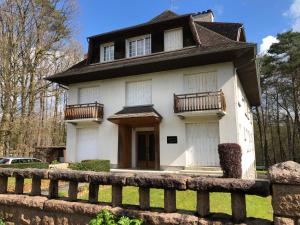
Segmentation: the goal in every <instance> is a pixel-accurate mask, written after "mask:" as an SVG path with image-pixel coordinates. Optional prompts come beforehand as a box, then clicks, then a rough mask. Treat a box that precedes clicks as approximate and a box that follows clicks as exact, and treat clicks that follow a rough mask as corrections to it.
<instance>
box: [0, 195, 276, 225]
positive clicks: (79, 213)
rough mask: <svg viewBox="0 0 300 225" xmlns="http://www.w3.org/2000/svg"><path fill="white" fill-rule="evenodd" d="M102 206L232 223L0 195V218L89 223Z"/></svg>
mask: <svg viewBox="0 0 300 225" xmlns="http://www.w3.org/2000/svg"><path fill="white" fill-rule="evenodd" d="M103 209H107V210H109V211H111V212H112V213H113V214H115V215H117V216H122V215H126V216H130V217H134V218H140V219H143V220H144V221H147V224H154V225H173V224H178V225H182V224H185V225H223V224H224V225H233V224H234V223H233V222H231V217H230V216H228V215H223V214H212V215H211V216H210V217H208V218H199V217H198V216H196V215H193V214H186V213H181V212H180V211H178V212H177V213H165V212H163V211H159V210H157V211H141V210H139V209H138V208H135V207H131V208H120V207H114V208H113V207H111V206H109V205H99V204H97V205H96V204H89V203H86V202H67V201H64V200H54V199H51V200H49V199H48V198H46V197H40V196H35V197H33V196H25V195H3V194H0V217H2V218H3V219H5V221H6V224H7V225H23V224H24V225H29V224H30V225H88V223H89V221H90V220H91V219H92V218H94V217H95V216H96V215H97V213H98V212H100V211H101V210H103ZM242 224H248V225H271V222H270V221H267V220H260V219H253V218H248V219H246V220H245V221H244V222H243V223H242Z"/></svg>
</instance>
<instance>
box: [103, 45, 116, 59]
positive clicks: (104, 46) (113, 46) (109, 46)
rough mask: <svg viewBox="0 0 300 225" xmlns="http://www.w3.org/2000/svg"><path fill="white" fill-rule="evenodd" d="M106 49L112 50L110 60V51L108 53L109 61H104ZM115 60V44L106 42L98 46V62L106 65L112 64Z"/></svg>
mask: <svg viewBox="0 0 300 225" xmlns="http://www.w3.org/2000/svg"><path fill="white" fill-rule="evenodd" d="M106 47H108V48H111V47H112V48H113V56H112V58H111V54H110V53H111V51H109V59H108V60H105V52H104V49H105V48H106ZM114 60H115V43H114V42H107V43H104V44H102V45H100V62H101V63H107V62H112V61H114Z"/></svg>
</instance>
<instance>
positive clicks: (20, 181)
mask: <svg viewBox="0 0 300 225" xmlns="http://www.w3.org/2000/svg"><path fill="white" fill-rule="evenodd" d="M23 191H24V177H21V176H16V185H15V193H16V194H20V195H21V194H23Z"/></svg>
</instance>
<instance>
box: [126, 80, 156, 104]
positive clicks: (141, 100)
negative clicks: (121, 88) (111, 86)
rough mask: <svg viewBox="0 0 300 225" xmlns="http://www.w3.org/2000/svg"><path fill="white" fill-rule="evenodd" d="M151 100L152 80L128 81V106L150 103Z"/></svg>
mask: <svg viewBox="0 0 300 225" xmlns="http://www.w3.org/2000/svg"><path fill="white" fill-rule="evenodd" d="M151 102H152V84H151V80H146V81H134V82H127V83H126V106H135V105H149V104H151Z"/></svg>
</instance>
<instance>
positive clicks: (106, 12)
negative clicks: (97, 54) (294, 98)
mask: <svg viewBox="0 0 300 225" xmlns="http://www.w3.org/2000/svg"><path fill="white" fill-rule="evenodd" d="M78 3H79V15H78V26H79V32H78V34H77V36H76V39H77V40H78V41H80V42H81V43H82V44H83V46H84V50H85V51H87V41H86V37H88V36H92V35H95V34H100V33H103V32H107V31H112V30H114V29H119V28H123V27H127V26H132V25H136V24H139V23H143V22H146V21H147V20H150V19H151V18H153V17H155V16H156V15H158V14H159V13H161V12H163V11H164V10H166V9H171V10H172V11H174V12H176V13H177V14H184V13H190V12H201V11H204V10H207V9H212V10H213V11H214V14H215V21H218V22H240V23H243V24H244V26H245V28H246V35H247V41H248V42H254V43H257V44H258V47H259V49H260V51H261V52H264V51H266V50H267V49H268V47H269V46H270V45H271V43H273V42H276V38H275V36H276V34H277V33H279V32H283V31H287V30H291V29H293V30H294V31H300V0H78Z"/></svg>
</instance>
